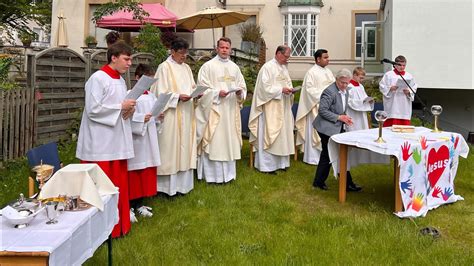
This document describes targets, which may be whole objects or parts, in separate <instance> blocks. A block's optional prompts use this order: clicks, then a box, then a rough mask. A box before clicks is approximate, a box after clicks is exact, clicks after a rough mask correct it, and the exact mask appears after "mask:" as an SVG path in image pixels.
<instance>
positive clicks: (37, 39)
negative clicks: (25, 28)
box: [33, 27, 42, 42]
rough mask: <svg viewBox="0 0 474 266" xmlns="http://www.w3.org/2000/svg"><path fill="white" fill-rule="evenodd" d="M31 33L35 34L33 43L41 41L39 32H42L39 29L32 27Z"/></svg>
mask: <svg viewBox="0 0 474 266" xmlns="http://www.w3.org/2000/svg"><path fill="white" fill-rule="evenodd" d="M33 32H34V33H35V40H34V41H35V42H39V41H41V37H42V36H41V32H42V30H41V28H37V27H34V28H33Z"/></svg>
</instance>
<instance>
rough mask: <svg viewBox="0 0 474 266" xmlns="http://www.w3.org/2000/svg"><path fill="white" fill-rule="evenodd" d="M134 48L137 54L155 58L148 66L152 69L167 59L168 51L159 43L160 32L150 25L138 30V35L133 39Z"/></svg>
mask: <svg viewBox="0 0 474 266" xmlns="http://www.w3.org/2000/svg"><path fill="white" fill-rule="evenodd" d="M134 47H135V48H136V49H137V51H139V52H144V53H151V54H153V55H154V56H155V60H153V62H152V63H151V64H150V65H151V66H152V67H153V68H156V67H158V65H159V64H161V62H163V61H164V60H165V59H166V58H167V57H168V50H167V49H166V47H165V46H164V45H163V43H162V42H161V31H160V30H159V29H158V28H157V27H155V26H153V25H152V24H146V25H145V26H144V27H143V28H142V29H141V30H140V34H138V36H137V37H136V38H135V39H134Z"/></svg>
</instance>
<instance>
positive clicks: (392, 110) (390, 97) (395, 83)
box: [379, 55, 418, 127]
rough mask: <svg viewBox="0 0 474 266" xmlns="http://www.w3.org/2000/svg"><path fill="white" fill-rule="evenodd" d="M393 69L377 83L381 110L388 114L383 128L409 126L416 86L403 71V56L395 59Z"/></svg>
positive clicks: (404, 65)
mask: <svg viewBox="0 0 474 266" xmlns="http://www.w3.org/2000/svg"><path fill="white" fill-rule="evenodd" d="M395 63H397V64H396V65H394V66H393V67H394V69H393V70H391V71H388V72H386V73H385V75H384V76H383V78H382V80H381V81H380V83H379V89H380V92H381V93H382V94H383V109H384V110H385V112H387V114H388V119H387V120H386V121H385V122H384V124H383V126H384V127H389V126H392V125H410V120H411V111H412V106H411V104H412V102H413V100H415V92H416V89H417V87H418V86H417V85H416V82H415V79H414V78H413V76H412V75H411V74H410V73H408V72H406V71H405V67H406V64H407V60H406V58H405V57H404V56H403V55H399V56H397V57H396V58H395ZM400 75H401V76H403V78H404V79H405V80H406V81H407V82H408V84H410V87H411V88H412V89H413V91H411V90H410V88H408V86H407V85H406V84H405V83H404V82H403V79H402V78H401V77H400Z"/></svg>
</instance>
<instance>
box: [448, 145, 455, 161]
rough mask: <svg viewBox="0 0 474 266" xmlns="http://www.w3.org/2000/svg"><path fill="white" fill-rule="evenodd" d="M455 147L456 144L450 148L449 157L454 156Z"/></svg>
mask: <svg viewBox="0 0 474 266" xmlns="http://www.w3.org/2000/svg"><path fill="white" fill-rule="evenodd" d="M455 151H456V150H455V149H454V146H451V147H450V148H449V159H452V158H453V157H454V154H455Z"/></svg>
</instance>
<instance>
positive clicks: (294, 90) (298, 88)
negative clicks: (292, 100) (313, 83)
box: [291, 86, 301, 93]
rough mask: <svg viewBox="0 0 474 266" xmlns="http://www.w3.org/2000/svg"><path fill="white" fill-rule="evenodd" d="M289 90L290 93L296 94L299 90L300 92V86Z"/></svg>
mask: <svg viewBox="0 0 474 266" xmlns="http://www.w3.org/2000/svg"><path fill="white" fill-rule="evenodd" d="M291 90H292V91H291V92H292V93H296V92H298V91H299V90H301V86H297V87H295V88H292V89H291Z"/></svg>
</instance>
